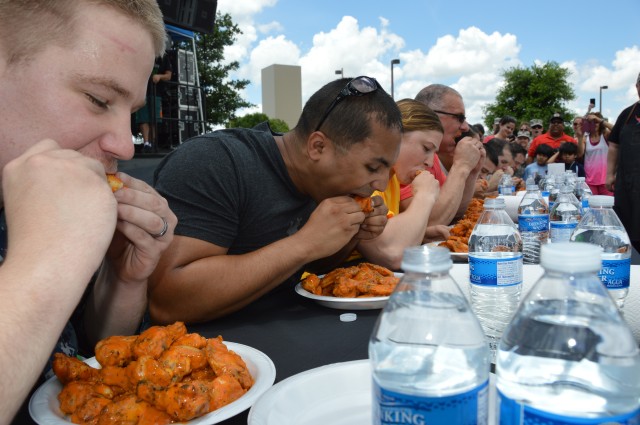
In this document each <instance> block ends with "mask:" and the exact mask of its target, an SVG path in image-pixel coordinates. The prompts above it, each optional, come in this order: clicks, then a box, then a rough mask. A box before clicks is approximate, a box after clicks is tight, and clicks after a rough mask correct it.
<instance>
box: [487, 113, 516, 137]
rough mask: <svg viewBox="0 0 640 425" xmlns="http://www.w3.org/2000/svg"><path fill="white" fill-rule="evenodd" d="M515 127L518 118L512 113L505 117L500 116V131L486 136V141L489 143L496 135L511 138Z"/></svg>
mask: <svg viewBox="0 0 640 425" xmlns="http://www.w3.org/2000/svg"><path fill="white" fill-rule="evenodd" d="M515 128H516V119H515V118H514V117H512V116H510V115H505V116H504V117H502V118H500V121H498V132H497V133H495V134H491V135H489V136H486V137H485V138H484V143H487V142H488V141H489V140H491V139H493V138H494V137H496V138H498V139H502V140H509V138H511V136H512V135H513V131H514V130H515Z"/></svg>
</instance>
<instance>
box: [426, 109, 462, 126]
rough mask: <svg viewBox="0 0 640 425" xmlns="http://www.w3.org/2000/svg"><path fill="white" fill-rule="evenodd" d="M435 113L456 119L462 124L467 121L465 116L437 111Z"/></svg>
mask: <svg viewBox="0 0 640 425" xmlns="http://www.w3.org/2000/svg"><path fill="white" fill-rule="evenodd" d="M433 112H435V113H436V114H442V115H449V116H450V117H454V118H455V119H457V120H458V122H459V123H460V124H462V123H464V122H465V121H466V120H467V117H466V116H465V115H464V114H454V113H451V112H445V111H437V110H435V109H434V110H433Z"/></svg>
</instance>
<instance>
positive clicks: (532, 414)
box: [498, 391, 640, 425]
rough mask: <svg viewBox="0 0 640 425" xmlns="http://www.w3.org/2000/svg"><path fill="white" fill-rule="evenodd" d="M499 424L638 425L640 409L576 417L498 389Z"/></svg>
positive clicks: (639, 422)
mask: <svg viewBox="0 0 640 425" xmlns="http://www.w3.org/2000/svg"><path fill="white" fill-rule="evenodd" d="M498 397H499V407H498V409H499V412H500V425H596V424H601V425H605V424H607V425H638V424H640V409H636V410H634V411H632V412H629V413H626V414H623V415H616V416H607V417H600V418H576V417H572V416H562V415H557V414H554V413H549V412H545V411H543V410H539V409H534V408H533V407H531V406H527V405H524V404H521V403H518V402H517V401H515V400H512V399H510V398H509V397H507V396H505V395H504V394H503V393H502V392H500V391H498Z"/></svg>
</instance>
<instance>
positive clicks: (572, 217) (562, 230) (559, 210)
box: [549, 184, 582, 243]
mask: <svg viewBox="0 0 640 425" xmlns="http://www.w3.org/2000/svg"><path fill="white" fill-rule="evenodd" d="M581 210H582V208H581V207H580V202H579V201H578V200H577V199H576V197H575V196H574V195H573V189H572V188H571V186H569V185H566V184H565V185H562V186H561V187H560V195H558V198H557V199H556V203H555V204H553V208H551V211H549V239H550V240H551V242H552V243H557V242H568V241H569V238H570V237H571V234H572V233H573V231H574V230H575V228H576V226H578V222H580V219H581V218H582V214H581Z"/></svg>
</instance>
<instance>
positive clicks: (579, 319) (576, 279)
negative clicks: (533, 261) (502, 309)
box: [496, 242, 640, 425]
mask: <svg viewBox="0 0 640 425" xmlns="http://www.w3.org/2000/svg"><path fill="white" fill-rule="evenodd" d="M541 255H542V258H541V261H540V263H541V265H542V267H543V268H544V274H543V275H542V277H541V278H540V280H538V282H536V284H535V285H534V286H533V287H532V289H531V290H530V292H529V293H528V294H527V295H526V296H525V297H524V299H523V300H522V303H521V304H520V307H519V308H518V311H517V312H516V314H515V315H514V317H513V320H512V321H511V323H510V324H509V326H508V327H507V329H505V332H504V335H503V336H502V340H501V341H500V346H499V349H498V360H497V364H496V374H497V382H496V387H497V390H498V399H499V402H498V409H497V410H498V414H499V417H500V421H499V423H500V424H501V425H507V424H509V425H510V424H637V423H638V421H640V351H639V350H638V344H637V343H636V341H635V338H634V336H633V333H632V332H631V330H630V329H629V327H628V325H627V324H626V322H625V321H624V319H623V318H622V316H621V315H620V313H619V311H618V309H617V308H616V306H615V304H614V302H613V300H612V299H611V297H610V296H609V295H608V294H607V291H606V290H605V288H604V287H603V286H602V284H601V283H600V280H599V279H598V276H597V273H598V270H599V269H600V251H599V249H598V248H597V247H595V246H593V245H590V244H585V243H571V242H561V243H557V244H549V245H545V246H543V247H542V254H541Z"/></svg>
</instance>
